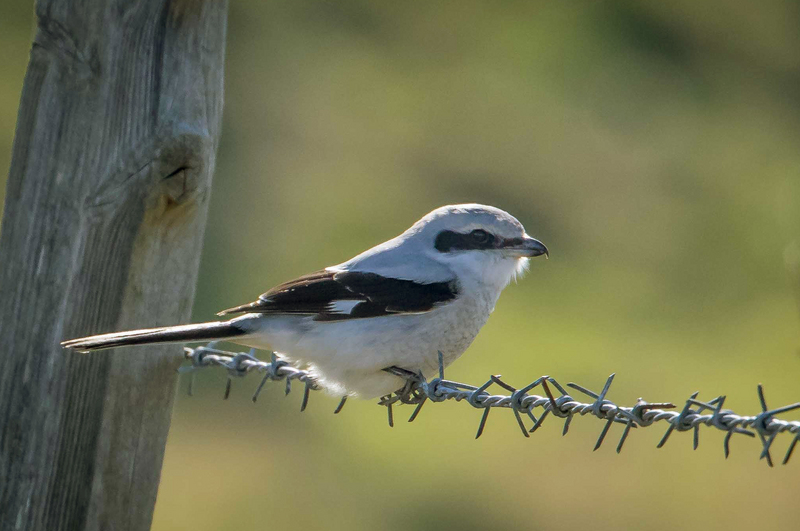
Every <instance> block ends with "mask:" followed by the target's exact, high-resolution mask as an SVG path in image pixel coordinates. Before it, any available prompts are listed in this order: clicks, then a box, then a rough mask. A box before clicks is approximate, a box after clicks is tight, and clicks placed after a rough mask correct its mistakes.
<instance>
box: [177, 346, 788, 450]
mask: <svg viewBox="0 0 800 531" xmlns="http://www.w3.org/2000/svg"><path fill="white" fill-rule="evenodd" d="M184 352H185V355H186V359H187V360H189V361H190V362H191V365H188V366H186V365H185V366H182V367H180V368H179V369H178V370H179V372H181V373H185V372H191V373H192V376H193V373H194V371H196V370H198V369H202V368H207V367H223V368H225V369H226V370H227V373H228V382H227V385H226V387H225V395H224V398H225V399H227V398H228V396H229V395H230V391H231V384H232V381H233V378H235V377H243V376H246V375H247V374H249V373H251V372H254V371H255V372H259V373H263V374H264V376H263V378H262V379H261V382H260V383H259V385H258V387H257V388H256V390H255V393H254V394H253V398H252V400H253V402H255V401H256V400H257V399H258V396H259V395H260V394H261V391H262V389H263V388H264V385H265V384H266V383H267V382H268V381H284V382H285V390H284V392H285V394H287V395H288V394H289V393H290V392H291V390H292V382H294V381H297V382H300V383H302V384H303V385H304V387H303V400H302V403H301V405H300V411H305V409H306V407H307V405H308V400H309V396H310V392H311V391H317V390H320V389H322V387H321V385H320V384H319V382H317V381H316V380H315V379H314V377H313V375H311V374H310V373H309V372H308V371H305V370H302V369H298V368H297V367H294V366H292V365H291V364H290V363H289V362H287V361H286V360H283V359H281V358H280V357H279V356H277V355H276V354H275V353H272V354H271V358H270V361H262V360H260V359H258V358H257V357H256V356H255V352H256V351H255V349H251V350H250V352H247V353H245V352H228V351H224V350H219V349H217V342H211V343H209V344H208V345H206V346H202V347H197V348H189V347H186V348H185V349H184ZM385 370H386V371H387V372H390V373H392V374H395V375H396V376H399V377H402V378H404V379H405V380H406V385H405V386H404V387H403V389H400V390H398V391H396V392H394V393H392V394H391V395H387V396H384V397H382V398H381V399H380V400H379V401H378V404H379V405H381V406H384V407H386V408H387V411H388V421H389V426H394V411H393V406H394V405H395V404H398V403H400V404H409V405H415V406H416V407H415V408H414V411H413V413H412V414H411V416H410V417H409V419H408V421H409V422H413V421H414V419H416V418H417V416H418V415H419V412H420V410H421V409H422V406H423V405H424V404H425V403H426V402H428V401H430V402H444V401H445V400H455V401H456V402H462V401H463V402H466V403H467V404H469V405H471V406H472V407H474V408H476V409H483V415H482V416H481V420H480V424H479V425H478V431H477V433H476V435H475V438H476V439H477V438H478V437H480V436H481V434H482V433H483V431H484V428H485V427H486V421H487V419H488V417H489V412H490V411H491V410H492V409H494V408H506V409H511V411H512V412H513V413H514V417H515V418H516V421H517V424H518V425H519V428H520V431H521V432H522V434H523V435H524V436H525V437H530V434H531V433H533V432H535V431H536V430H537V429H539V427H541V425H542V423H543V422H544V420H545V418H547V416H548V415H552V416H554V417H557V418H562V419H564V426H563V429H562V435H566V434H567V432H568V430H569V426H570V423H571V422H572V418H573V417H574V416H575V415H580V416H587V415H588V416H593V417H596V418H598V419H601V420H604V421H605V425H604V426H603V428H602V431H601V432H600V436H599V437H598V438H597V442H596V443H595V445H594V450H597V449H598V448H600V446H601V445H602V444H603V441H605V438H606V435H608V431H609V429H610V428H611V425H612V424H614V423H619V424H624V426H625V428H624V430H623V432H622V436H621V437H620V440H619V443H618V444H617V448H616V451H617V453H619V452H620V451H622V447H623V445H624V444H625V441H626V440H627V438H628V435H629V433H630V431H631V429H634V428H640V427H641V428H644V427H648V426H652V425H654V424H655V423H657V422H662V423H666V424H668V427H667V430H666V432H665V433H664V436H663V437H662V438H661V440H660V442H659V443H658V446H657V447H658V448H661V447H663V446H664V444H666V442H667V440H668V439H669V438H670V436H671V435H672V433H673V432H674V431H679V432H681V431H689V430H693V436H694V442H693V447H694V448H695V449H697V446H698V444H699V437H700V426H708V427H711V428H716V429H718V430H721V431H723V432H725V438H724V439H723V450H724V452H725V457H726V458H727V457H728V455H729V454H730V440H731V437H732V436H733V435H734V434H741V435H744V436H747V437H753V438H755V437H758V438H759V440H760V441H761V447H762V449H761V455H760V459H765V460H766V462H767V464H768V465H769V466H773V460H772V455H771V453H770V450H771V448H772V443H773V442H774V440H775V438H776V437H777V435H778V434H780V433H784V432H788V433H789V434H791V435H794V438H793V439H792V441H791V443H790V444H789V447H788V449H787V451H786V454H785V455H784V458H783V461H782V464H784V465H785V464H786V463H788V462H789V458H790V457H791V456H792V453H793V452H794V449H795V447H796V446H797V443H798V441H800V421H787V420H782V419H778V418H775V416H776V415H779V414H781V413H786V412H788V411H791V410H795V409H800V402H797V403H794V404H789V405H787V406H783V407H779V408H775V409H769V408H768V407H767V403H766V400H765V398H764V389H763V386H761V384H759V385H758V387H757V391H758V400H759V403H760V406H761V412H760V413H759V414H758V415H751V416H747V415H738V414H736V413H734V412H733V411H731V410H730V409H723V406H724V404H725V399H726V397H725V396H718V397H716V398H714V399H713V400H709V401H707V402H703V401H700V400H697V396H698V394H699V393H698V392H696V393H693V394H692V395H691V396H690V397H689V398H688V399H687V400H686V402H685V403H684V405H683V407H682V408H681V409H680V411H678V410H674V411H670V410H673V409H675V408H676V406H675V405H674V404H672V403H669V402H645V401H644V400H643V399H641V398H639V400H638V401H637V402H636V404H635V405H634V406H632V407H626V406H618V405H617V404H615V403H614V402H612V401H611V400H609V399H607V398H606V395H607V394H608V391H609V389H610V388H611V383H612V382H613V381H614V374H612V375H611V376H609V377H608V379H607V380H606V383H605V385H604V386H603V390H602V391H601V392H600V393H595V392H594V391H591V390H589V389H587V388H586V387H583V386H581V385H578V384H575V383H568V384H567V386H566V387H568V388H571V389H574V390H576V391H578V392H580V393H582V394H584V395H586V396H589V397H591V398H593V399H594V401H593V402H588V403H583V402H579V401H578V400H576V399H574V398H573V397H572V396H571V395H570V394H569V393H568V392H567V390H566V388H565V387H563V386H562V385H561V384H560V383H558V382H557V381H556V380H555V379H554V378H552V377H550V376H542V377H540V378H537V379H536V380H534V381H533V382H531V383H530V384H528V385H526V386H525V387H522V388H519V389H517V388H515V387H513V386H511V385H509V384H508V383H506V382H504V381H503V380H502V379H501V377H500V376H495V375H493V376H491V377H490V378H489V379H488V380H487V381H486V382H485V383H484V384H483V385H481V386H477V387H476V386H474V385H469V384H464V383H459V382H454V381H452V380H446V379H445V377H444V365H443V363H442V355H441V353H439V375H438V377H436V378H433V379H432V380H430V381H427V380H426V379H425V378H424V377H423V375H422V374H413V373H409V372H407V371H404V370H402V369H396V368H389V369H385ZM193 384H194V378H192V380H190V382H189V395H192V393H193ZM550 385H552V386H553V387H555V388H556V390H557V391H558V393H560V396H558V397H555V396H554V395H553V393H552V392H551V390H550ZM492 386H498V387H500V388H502V389H504V390H505V391H507V392H508V393H509V394H491V393H489V389H490V388H491V387H492ZM536 388H541V389H542V391H543V392H544V394H545V396H539V395H535V394H530V391H532V390H534V389H536ZM346 401H347V396H344V397H342V399H341V400H340V402H339V404H338V406H337V407H336V409H335V410H334V414H337V413H339V412H340V411H341V410H342V408H343V407H344V405H345V403H346ZM536 408H539V409H541V411H540V412H538V413H539V414H538V416H537V415H536V414H535V413H534V410H535V409H536ZM525 416H527V417H528V418H529V419H530V421H531V422H532V423H533V424H532V427H531V428H528V427H527V426H526V424H525V420H524V417H525Z"/></svg>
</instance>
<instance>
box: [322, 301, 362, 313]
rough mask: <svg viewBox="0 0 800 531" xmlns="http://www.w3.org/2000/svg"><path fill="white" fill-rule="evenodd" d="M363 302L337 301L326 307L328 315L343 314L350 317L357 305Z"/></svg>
mask: <svg viewBox="0 0 800 531" xmlns="http://www.w3.org/2000/svg"><path fill="white" fill-rule="evenodd" d="M362 302H365V301H363V300H338V301H331V303H330V304H329V305H328V311H329V312H330V313H335V314H344V315H350V312H352V311H353V308H355V307H356V306H357V305H358V304H361V303H362Z"/></svg>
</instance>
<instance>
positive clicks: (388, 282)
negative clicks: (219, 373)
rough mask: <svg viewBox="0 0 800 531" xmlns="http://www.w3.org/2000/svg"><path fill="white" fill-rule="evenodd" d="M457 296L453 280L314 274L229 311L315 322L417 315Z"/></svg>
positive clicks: (343, 273)
mask: <svg viewBox="0 0 800 531" xmlns="http://www.w3.org/2000/svg"><path fill="white" fill-rule="evenodd" d="M457 295H458V285H457V283H456V281H455V280H451V281H446V282H432V283H426V284H424V283H421V282H415V281H413V280H403V279H397V278H388V277H384V276H382V275H378V274H376V273H363V272H358V271H341V272H336V271H325V270H322V271H317V272H315V273H311V274H309V275H305V276H302V277H300V278H297V279H294V280H290V281H289V282H285V283H283V284H280V285H279V286H276V287H274V288H272V289H271V290H269V291H268V292H266V293H264V294H263V295H261V296H260V297H259V298H258V300H257V301H255V302H253V303H250V304H244V305H242V306H236V307H235V308H229V309H227V310H224V311H222V312H220V313H219V314H218V315H228V314H233V313H263V314H301V315H313V316H314V319H315V320H316V321H340V320H344V319H363V318H366V317H380V316H384V315H395V314H404V313H405V314H408V313H423V312H428V311H430V310H432V309H433V308H434V307H435V306H436V305H437V304H442V303H445V302H448V301H451V300H453V299H455V298H456V296H457Z"/></svg>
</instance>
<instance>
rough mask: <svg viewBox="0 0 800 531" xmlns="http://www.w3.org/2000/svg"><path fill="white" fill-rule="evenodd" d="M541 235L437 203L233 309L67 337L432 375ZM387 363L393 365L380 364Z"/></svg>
mask: <svg viewBox="0 0 800 531" xmlns="http://www.w3.org/2000/svg"><path fill="white" fill-rule="evenodd" d="M547 254H548V251H547V247H545V246H544V244H542V243H541V242H540V241H538V240H536V239H534V238H531V237H530V236H528V235H527V234H526V233H525V229H524V228H523V227H522V224H521V223H520V222H519V221H517V220H516V218H514V217H513V216H511V215H510V214H508V213H507V212H505V211H503V210H500V209H499V208H495V207H491V206H485V205H478V204H465V205H448V206H443V207H441V208H437V209H436V210H434V211H433V212H431V213H430V214H428V215H426V216H425V217H423V218H422V219H420V220H419V221H417V222H416V223H414V225H412V226H411V228H410V229H408V230H406V231H405V232H404V233H402V234H401V235H399V236H397V237H396V238H392V239H391V240H389V241H387V242H384V243H382V244H380V245H378V246H376V247H373V248H372V249H369V250H367V251H364V252H363V253H361V254H359V255H358V256H356V257H354V258H351V259H350V260H348V261H347V262H343V263H341V264H339V265H335V266H331V267H326V268H325V269H323V270H321V271H317V272H316V273H311V274H308V275H305V276H302V277H299V278H297V279H295V280H290V281H289V282H285V283H283V284H280V285H279V286H276V287H274V288H272V289H271V290H269V291H268V292H266V293H264V294H263V295H261V296H260V297H259V298H258V300H257V301H255V302H252V303H250V304H244V305H242V306H236V307H235V308H229V309H227V310H224V311H222V312H219V314H218V315H220V316H223V315H238V314H242V315H238V316H237V317H234V318H232V319H230V320H228V321H214V322H209V323H201V324H190V325H182V326H167V327H163V328H150V329H146V330H132V331H127V332H114V333H111V334H101V335H96V336H90V337H84V338H80V339H73V340H70V341H65V342H64V343H62V345H63V346H65V347H70V348H73V349H75V350H78V351H81V352H89V351H93V350H100V349H106V348H112V347H119V346H124V345H141V344H148V343H169V342H192V341H209V340H220V339H224V340H228V341H232V342H234V343H238V344H241V345H245V346H248V347H255V348H259V349H267V350H272V351H275V352H278V353H280V356H282V357H283V358H284V359H287V360H288V361H290V362H293V363H296V364H298V365H302V366H305V367H308V368H309V369H310V370H311V371H312V373H313V374H314V375H315V376H316V377H317V378H318V380H319V382H320V384H321V385H322V386H323V387H324V388H325V389H326V390H328V391H330V392H332V393H336V394H339V395H356V396H360V397H362V398H373V397H378V396H383V395H387V394H390V393H392V392H393V391H395V390H398V389H400V388H401V387H403V384H404V383H405V382H404V380H403V378H401V377H400V376H397V375H396V374H398V372H399V373H405V372H407V373H408V374H411V373H419V372H422V374H423V375H426V376H430V375H432V374H435V373H436V371H437V369H438V353H439V352H441V353H442V355H443V359H444V363H445V365H449V364H450V363H452V362H453V361H455V360H456V359H457V358H458V357H459V356H461V354H462V353H463V352H464V351H465V350H466V349H467V347H468V346H469V345H470V343H472V340H473V339H475V336H476V335H477V334H478V331H480V329H481V327H482V326H483V325H484V323H486V320H487V319H488V318H489V314H490V313H491V312H492V310H493V309H494V306H495V303H496V302H497V299H498V297H500V292H501V291H502V290H503V288H505V287H506V286H507V285H508V283H509V282H510V281H511V280H512V279H514V278H516V276H517V275H520V274H521V273H523V272H524V271H525V270H526V268H527V266H528V258H529V257H533V256H540V255H545V256H547ZM387 369H389V370H392V369H394V370H392V372H387Z"/></svg>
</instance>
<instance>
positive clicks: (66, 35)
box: [0, 0, 227, 531]
mask: <svg viewBox="0 0 800 531" xmlns="http://www.w3.org/2000/svg"><path fill="white" fill-rule="evenodd" d="M36 16H37V24H38V27H37V32H36V35H35V38H34V43H33V48H32V50H31V56H30V62H29V65H28V71H27V74H26V76H25V83H24V87H23V92H22V99H21V103H20V108H19V115H18V119H17V129H16V135H15V139H14V149H13V155H12V162H11V168H10V171H9V178H8V184H7V192H6V203H5V213H4V217H3V223H2V234H0V529H4V530H17V529H26V530H34V529H36V530H39V529H41V530H48V531H51V530H56V529H63V530H70V531H82V530H90V529H91V530H94V529H114V530H120V529H130V530H146V529H149V527H150V523H151V520H152V515H153V507H154V504H155V498H156V492H157V489H158V482H159V476H160V471H161V462H162V459H163V454H164V446H165V443H166V438H167V432H168V430H169V423H170V414H171V409H172V402H173V399H174V395H175V386H176V382H177V377H176V373H175V368H176V367H177V366H178V365H179V363H180V360H181V349H180V347H178V346H163V347H154V348H146V349H137V350H133V349H120V350H118V351H116V352H113V353H105V352H104V353H98V354H93V355H82V354H76V353H72V352H65V351H63V350H62V349H61V348H60V347H59V342H60V341H61V340H63V339H65V338H72V337H75V336H79V335H85V334H91V333H97V332H107V331H112V330H121V329H125V328H135V327H145V326H152V325H156V324H177V323H180V322H184V321H186V320H187V319H188V318H189V316H190V309H191V306H192V300H193V296H194V286H195V281H196V277H197V270H198V264H199V257H200V249H201V244H202V237H203V231H204V228H205V220H206V213H207V207H208V197H209V188H210V184H211V175H212V172H213V169H214V161H215V152H216V147H217V144H218V139H219V133H220V122H221V117H222V99H223V93H222V88H223V65H224V52H225V32H226V22H227V1H226V0H80V1H79V0H37V1H36Z"/></svg>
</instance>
